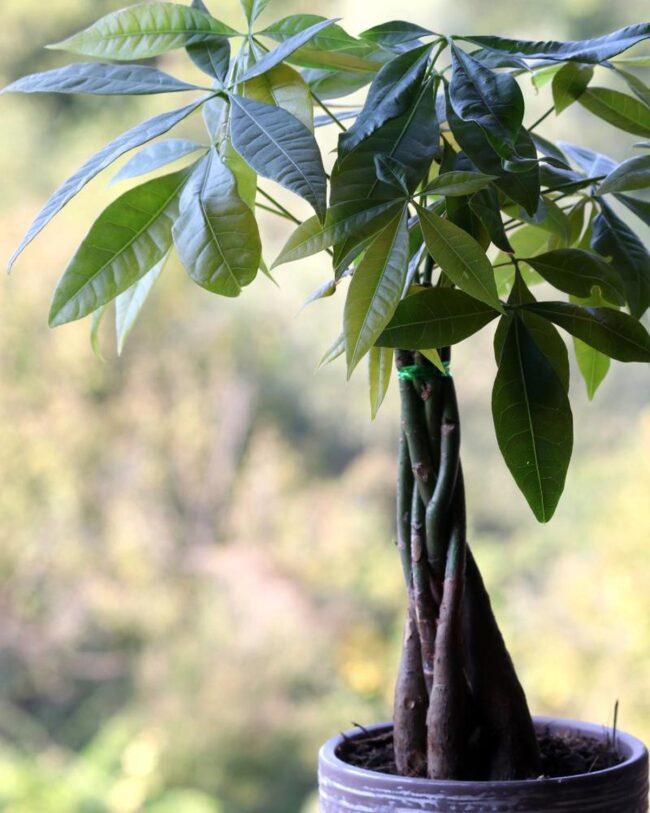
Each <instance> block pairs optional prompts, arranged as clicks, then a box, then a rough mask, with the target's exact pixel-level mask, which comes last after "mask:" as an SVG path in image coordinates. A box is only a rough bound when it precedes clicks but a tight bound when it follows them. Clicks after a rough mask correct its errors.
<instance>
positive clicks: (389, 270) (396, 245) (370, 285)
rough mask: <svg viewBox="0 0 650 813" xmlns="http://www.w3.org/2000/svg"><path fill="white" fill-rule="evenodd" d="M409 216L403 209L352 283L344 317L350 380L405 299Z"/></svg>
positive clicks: (378, 239)
mask: <svg viewBox="0 0 650 813" xmlns="http://www.w3.org/2000/svg"><path fill="white" fill-rule="evenodd" d="M407 216H408V212H407V210H406V207H404V208H403V210H402V212H400V214H399V215H398V216H397V217H395V218H394V219H393V220H392V221H391V222H390V223H389V224H388V225H387V226H385V227H384V229H383V230H382V231H381V232H380V233H379V234H378V235H377V237H375V239H374V240H373V241H372V243H371V244H370V247H369V248H368V250H367V251H366V253H365V255H364V258H363V260H362V261H361V262H360V263H359V265H358V266H357V268H356V270H355V272H354V275H353V277H352V281H351V282H350V287H349V289H348V295H347V298H346V301H345V311H344V315H343V324H344V332H345V340H346V354H347V364H348V377H349V376H350V375H351V374H352V371H353V370H354V368H355V367H356V365H357V364H358V363H359V361H361V359H362V358H363V356H365V354H366V353H367V352H368V350H370V348H371V347H372V346H373V344H374V343H375V341H376V339H377V337H378V336H379V334H380V333H381V332H382V330H383V329H384V328H385V327H386V325H387V324H388V322H389V321H390V319H391V318H392V316H393V314H394V313H395V308H396V307H397V305H398V303H399V300H400V297H401V296H402V291H403V290H404V283H405V282H406V272H407V268H408V249H409V236H408V229H407Z"/></svg>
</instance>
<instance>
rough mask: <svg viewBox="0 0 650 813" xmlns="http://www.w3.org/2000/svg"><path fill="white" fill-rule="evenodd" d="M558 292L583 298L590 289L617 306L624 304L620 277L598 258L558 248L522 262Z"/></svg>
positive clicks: (586, 252) (623, 288) (574, 249)
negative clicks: (596, 289) (597, 291)
mask: <svg viewBox="0 0 650 813" xmlns="http://www.w3.org/2000/svg"><path fill="white" fill-rule="evenodd" d="M524 261H525V262H527V263H528V265H530V266H532V268H534V269H535V271H537V273H538V274H540V275H541V276H542V277H544V279H545V280H546V281H547V282H550V283H551V285H553V286H554V287H555V288H557V289H558V290H559V291H564V293H567V294H572V295H573V296H579V297H582V298H587V297H589V296H591V291H592V288H593V287H594V286H597V287H598V288H600V290H601V291H602V293H603V296H604V297H605V298H606V299H607V300H608V301H609V302H613V303H614V304H617V305H623V304H625V287H624V285H623V282H622V280H621V278H620V276H619V275H618V274H617V273H616V272H615V271H614V270H613V269H612V268H611V267H610V266H609V264H608V263H606V262H605V261H604V260H602V259H601V258H600V257H598V256H597V255H595V254H592V253H590V252H588V251H583V250H582V249H578V248H560V249H557V250H556V251H548V252H547V253H546V254H539V255H538V256H537V257H529V258H527V259H525V260H524Z"/></svg>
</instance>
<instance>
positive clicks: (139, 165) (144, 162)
mask: <svg viewBox="0 0 650 813" xmlns="http://www.w3.org/2000/svg"><path fill="white" fill-rule="evenodd" d="M204 149H205V147H204V146H202V145H201V144H196V143H195V142H194V141H188V140H187V139H185V138H167V139H165V140H164V141H156V142H155V143H154V144H150V145H149V146H148V147H145V148H144V149H142V150H140V152H138V153H136V154H135V155H134V156H133V157H132V158H129V160H128V161H127V162H126V164H124V166H123V167H122V168H121V169H120V171H119V172H117V173H116V174H115V175H114V176H113V178H112V180H111V184H114V183H117V182H118V181H126V180H128V179H130V178H137V177H139V176H140V175H146V174H147V173H149V172H154V171H155V170H156V169H160V167H164V166H166V165H167V164H171V163H172V162H173V161H178V160H179V159H180V158H185V156H187V155H191V154H192V153H193V152H197V151H198V150H204Z"/></svg>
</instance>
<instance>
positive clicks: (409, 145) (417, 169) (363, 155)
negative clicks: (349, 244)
mask: <svg viewBox="0 0 650 813" xmlns="http://www.w3.org/2000/svg"><path fill="white" fill-rule="evenodd" d="M438 142H439V134H438V129H437V126H436V118H435V108H434V100H433V93H432V92H431V85H430V84H427V85H426V86H425V88H423V91H422V93H421V95H420V96H419V97H418V99H417V100H416V101H415V102H414V104H413V107H412V108H411V109H410V110H409V111H408V112H406V113H404V114H403V115H401V116H398V117H397V118H396V119H391V120H390V121H387V122H386V123H385V124H383V125H382V126H381V127H380V128H379V129H378V130H376V131H375V132H374V133H373V134H372V135H370V136H368V138H365V139H364V140H363V141H361V142H360V143H359V144H358V145H357V146H356V147H355V148H354V149H353V150H351V151H350V152H349V153H348V154H347V155H346V156H345V157H343V158H339V159H338V160H337V161H336V164H335V165H334V168H333V170H332V178H331V186H332V193H331V202H332V204H336V203H345V202H347V201H351V200H360V199H362V198H377V199H380V198H384V199H386V198H389V199H394V198H395V190H394V188H393V187H392V186H390V185H389V184H386V183H382V182H381V180H380V179H379V178H377V173H376V170H375V157H376V156H377V155H388V156H390V157H391V158H393V159H394V160H396V161H399V162H400V163H401V164H403V165H404V166H405V167H407V172H408V177H407V181H408V185H409V189H410V190H411V191H413V190H414V189H415V188H416V187H417V185H418V184H419V183H420V181H421V180H422V178H423V176H424V175H425V174H426V173H427V172H428V170H429V167H430V165H431V161H432V160H433V156H434V154H435V152H436V150H437V148H438Z"/></svg>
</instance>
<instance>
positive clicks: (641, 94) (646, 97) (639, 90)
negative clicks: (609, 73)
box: [611, 65, 650, 105]
mask: <svg viewBox="0 0 650 813" xmlns="http://www.w3.org/2000/svg"><path fill="white" fill-rule="evenodd" d="M611 67H612V68H613V70H614V71H615V72H616V73H617V74H618V76H620V77H621V79H623V80H624V81H625V83H626V84H627V86H628V87H629V89H630V90H631V91H632V93H634V95H635V96H636V97H637V99H641V101H642V102H643V103H644V104H646V105H650V87H648V86H647V85H646V83H645V82H643V81H641V79H639V77H638V76H635V75H634V74H633V73H629V71H624V70H621V68H617V67H615V66H614V65H612V66H611Z"/></svg>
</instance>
